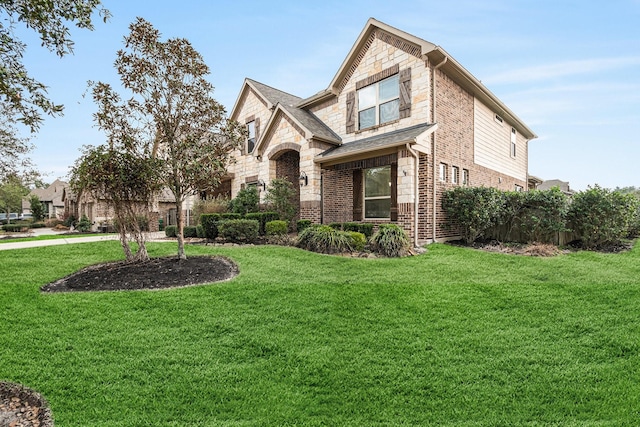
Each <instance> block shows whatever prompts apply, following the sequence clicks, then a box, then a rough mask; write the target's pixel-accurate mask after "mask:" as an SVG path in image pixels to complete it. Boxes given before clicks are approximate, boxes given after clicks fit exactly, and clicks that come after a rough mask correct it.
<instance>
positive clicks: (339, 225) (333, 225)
mask: <svg viewBox="0 0 640 427" xmlns="http://www.w3.org/2000/svg"><path fill="white" fill-rule="evenodd" d="M329 227H331V228H333V229H334V230H342V223H341V222H332V223H329Z"/></svg>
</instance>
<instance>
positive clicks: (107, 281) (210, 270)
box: [40, 256, 238, 292]
mask: <svg viewBox="0 0 640 427" xmlns="http://www.w3.org/2000/svg"><path fill="white" fill-rule="evenodd" d="M237 274H238V266H237V265H236V264H235V263H234V262H233V261H231V260H230V259H228V258H225V257H221V256H216V257H211V256H190V257H188V258H187V259H186V260H180V259H178V258H177V257H175V256H173V257H161V258H152V259H151V260H149V261H146V262H139V263H127V262H124V261H118V262H110V263H105V264H97V265H92V266H89V267H86V268H84V269H82V270H80V271H78V272H76V273H73V274H71V275H69V276H67V277H63V278H62V279H60V280H57V281H55V282H53V283H49V284H47V285H44V286H42V287H41V288H40V290H41V291H42V292H78V291H123V290H141V289H170V288H179V287H185V286H194V285H199V284H205V283H213V282H220V281H224V280H229V279H231V278H233V277H235V276H236V275H237Z"/></svg>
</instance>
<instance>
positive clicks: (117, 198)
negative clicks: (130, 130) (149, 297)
mask: <svg viewBox="0 0 640 427" xmlns="http://www.w3.org/2000/svg"><path fill="white" fill-rule="evenodd" d="M159 163H160V162H159V161H158V160H157V159H153V158H149V157H144V156H136V155H134V154H133V153H132V152H131V151H117V150H115V149H113V148H108V147H106V146H103V145H101V146H98V147H89V148H87V149H86V151H85V153H84V155H83V156H82V157H81V158H80V159H78V160H77V161H76V164H75V165H74V167H73V168H72V171H71V175H72V177H71V182H70V186H71V189H72V190H73V191H74V192H75V193H76V194H78V197H80V196H81V195H82V193H83V192H88V193H89V194H91V195H92V196H93V197H94V198H95V199H98V200H101V199H102V200H106V202H107V203H108V204H109V206H111V207H112V208H113V212H114V217H115V224H116V226H117V228H118V233H119V234H120V244H121V246H122V249H123V251H124V254H125V257H126V259H127V261H146V260H148V259H149V254H148V253H147V248H146V244H145V240H146V239H145V235H144V233H143V228H142V227H141V225H142V224H141V222H140V221H139V220H138V217H139V216H140V215H141V214H143V213H144V212H145V211H146V210H147V209H148V203H149V200H150V198H151V196H152V195H153V194H154V193H156V192H157V191H159V190H160V188H161V187H160V180H159V177H158V169H159ZM129 235H130V236H132V237H133V239H134V240H135V241H136V243H137V244H138V249H137V251H136V253H135V254H134V253H133V252H132V250H131V247H130V246H129V240H128V236H129Z"/></svg>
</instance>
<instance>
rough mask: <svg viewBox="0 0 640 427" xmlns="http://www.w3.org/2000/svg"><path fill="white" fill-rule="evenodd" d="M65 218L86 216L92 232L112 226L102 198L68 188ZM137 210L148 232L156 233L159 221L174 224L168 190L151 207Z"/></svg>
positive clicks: (110, 212)
mask: <svg viewBox="0 0 640 427" xmlns="http://www.w3.org/2000/svg"><path fill="white" fill-rule="evenodd" d="M62 200H63V203H64V208H65V217H69V216H73V217H74V218H76V219H80V218H82V217H83V216H86V217H87V218H88V219H89V220H90V221H91V223H92V230H94V231H98V230H105V229H110V228H111V226H112V225H113V219H114V212H113V208H112V207H111V206H109V203H108V201H107V200H106V199H104V198H96V197H95V196H94V195H93V194H90V193H82V194H80V195H77V194H76V193H74V192H73V191H71V189H70V188H66V189H65V191H64V193H63V198H62ZM137 209H138V210H139V214H140V216H144V217H146V218H147V219H148V223H149V231H158V230H159V228H160V220H162V224H163V225H175V224H176V219H175V218H176V210H175V198H174V197H173V194H172V193H171V191H170V190H169V189H166V188H165V189H163V190H162V191H161V192H159V193H158V194H157V195H156V196H155V198H154V200H153V203H152V205H151V206H149V205H147V204H146V203H141V204H140V205H139V206H138V207H137Z"/></svg>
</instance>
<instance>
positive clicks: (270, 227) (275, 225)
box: [266, 220, 289, 236]
mask: <svg viewBox="0 0 640 427" xmlns="http://www.w3.org/2000/svg"><path fill="white" fill-rule="evenodd" d="M287 231H289V224H288V223H287V221H281V220H274V221H269V222H267V226H266V234H267V236H281V235H283V234H287Z"/></svg>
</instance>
